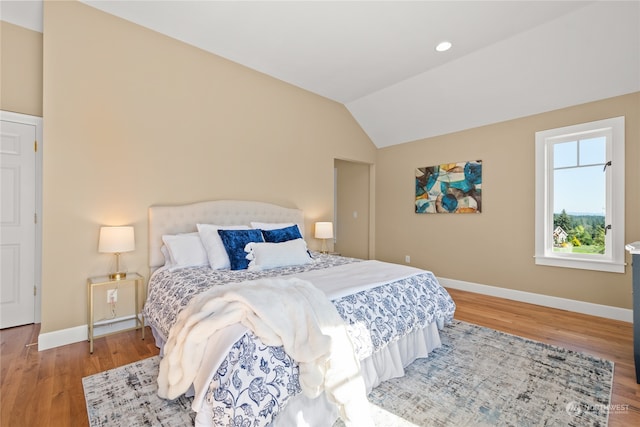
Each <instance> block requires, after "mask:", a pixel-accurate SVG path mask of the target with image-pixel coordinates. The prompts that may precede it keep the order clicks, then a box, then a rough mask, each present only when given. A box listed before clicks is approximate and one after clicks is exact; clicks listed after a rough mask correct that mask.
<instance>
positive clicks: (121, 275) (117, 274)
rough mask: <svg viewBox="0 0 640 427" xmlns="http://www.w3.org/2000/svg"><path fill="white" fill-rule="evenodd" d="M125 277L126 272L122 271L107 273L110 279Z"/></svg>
mask: <svg viewBox="0 0 640 427" xmlns="http://www.w3.org/2000/svg"><path fill="white" fill-rule="evenodd" d="M126 278H127V273H124V272H120V273H111V274H109V279H110V280H122V279H126Z"/></svg>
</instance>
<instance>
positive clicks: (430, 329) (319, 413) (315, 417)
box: [196, 322, 441, 427]
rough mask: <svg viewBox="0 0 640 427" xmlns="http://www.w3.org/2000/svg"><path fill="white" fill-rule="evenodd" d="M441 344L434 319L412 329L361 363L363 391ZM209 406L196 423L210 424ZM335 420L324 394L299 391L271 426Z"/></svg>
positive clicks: (313, 426) (315, 426)
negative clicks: (416, 328)
mask: <svg viewBox="0 0 640 427" xmlns="http://www.w3.org/2000/svg"><path fill="white" fill-rule="evenodd" d="M440 346H441V342H440V333H439V332H438V326H437V324H436V322H433V323H431V324H429V325H428V326H427V327H425V328H424V329H421V330H418V331H414V332H411V333H409V334H408V335H406V336H404V337H402V338H401V339H399V340H398V341H395V342H393V343H390V344H389V345H388V346H386V347H385V348H384V349H382V350H380V351H378V352H377V353H375V354H373V355H372V356H371V357H368V358H366V359H365V360H363V361H362V362H361V370H362V376H363V378H364V382H365V385H366V387H367V393H369V392H370V391H371V390H373V388H374V387H376V386H377V385H378V384H380V383H381V382H382V381H386V380H389V379H391V378H396V377H401V376H403V375H404V368H405V367H406V366H408V365H410V364H411V363H412V362H413V361H414V360H416V359H418V358H422V357H427V356H428V355H429V353H431V351H433V350H434V349H436V348H438V347H440ZM212 419H213V416H212V414H211V407H209V406H207V404H206V403H205V404H204V405H202V408H201V410H200V412H198V415H197V417H196V426H202V427H204V426H207V427H209V426H211V425H212V422H211V420H212ZM337 419H338V411H337V408H336V406H335V405H333V404H331V403H329V401H328V400H327V398H326V396H325V394H322V395H320V396H319V397H317V398H315V399H310V398H308V397H307V396H305V395H303V394H299V395H297V396H295V397H293V398H291V399H290V400H289V402H288V403H287V405H286V406H285V407H284V409H283V411H282V412H280V413H279V414H278V416H277V418H276V419H275V420H274V422H273V423H272V426H273V427H290V426H297V427H304V426H308V427H325V426H326V427H331V426H333V424H334V423H335V421H336V420H337Z"/></svg>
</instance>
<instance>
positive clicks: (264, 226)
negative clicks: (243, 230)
mask: <svg viewBox="0 0 640 427" xmlns="http://www.w3.org/2000/svg"><path fill="white" fill-rule="evenodd" d="M292 225H297V224H296V223H293V222H253V221H251V227H252V228H259V229H260V230H279V229H281V228H287V227H291V226H292ZM298 228H300V227H298Z"/></svg>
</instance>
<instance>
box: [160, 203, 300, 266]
mask: <svg viewBox="0 0 640 427" xmlns="http://www.w3.org/2000/svg"><path fill="white" fill-rule="evenodd" d="M251 221H256V222H293V223H295V224H298V227H300V232H301V233H302V235H303V236H304V214H303V212H302V211H301V210H300V209H291V208H283V207H282V206H278V205H273V204H270V203H264V202H252V201H241V200H213V201H207V202H198V203H191V204H187V205H173V206H151V207H150V208H149V268H150V271H154V270H155V269H157V268H159V267H161V266H162V265H163V264H164V256H162V252H161V251H160V248H161V247H162V236H163V235H164V234H178V233H189V232H192V231H197V227H196V224H216V225H249V223H250V222H251Z"/></svg>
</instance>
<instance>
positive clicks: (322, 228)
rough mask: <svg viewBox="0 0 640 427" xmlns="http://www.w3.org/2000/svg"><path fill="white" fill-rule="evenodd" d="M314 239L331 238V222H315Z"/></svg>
mask: <svg viewBox="0 0 640 427" xmlns="http://www.w3.org/2000/svg"><path fill="white" fill-rule="evenodd" d="M315 237H316V239H331V238H333V223H331V222H316V234H315Z"/></svg>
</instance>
